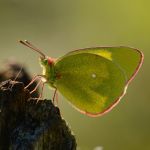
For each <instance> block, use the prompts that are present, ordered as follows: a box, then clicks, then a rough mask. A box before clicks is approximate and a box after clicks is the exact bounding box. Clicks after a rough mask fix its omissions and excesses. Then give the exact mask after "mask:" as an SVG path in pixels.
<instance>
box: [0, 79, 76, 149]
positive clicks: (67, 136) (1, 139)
mask: <svg viewBox="0 0 150 150" xmlns="http://www.w3.org/2000/svg"><path fill="white" fill-rule="evenodd" d="M9 149H10V150H75V149H76V140H75V138H74V136H73V135H72V134H71V130H70V129H69V128H68V126H67V125H66V122H65V120H63V119H62V117H61V115H60V111H59V108H58V107H55V106H54V105H53V103H52V101H51V100H38V99H35V98H32V97H31V95H30V93H29V90H27V89H25V88H24V84H23V83H22V82H17V81H12V80H7V81H4V82H2V83H0V150H9Z"/></svg>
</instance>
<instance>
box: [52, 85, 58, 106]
mask: <svg viewBox="0 0 150 150" xmlns="http://www.w3.org/2000/svg"><path fill="white" fill-rule="evenodd" d="M56 97H57V88H55V91H54V95H53V104H55V98H56Z"/></svg>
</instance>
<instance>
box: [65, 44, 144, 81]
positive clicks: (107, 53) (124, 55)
mask: <svg viewBox="0 0 150 150" xmlns="http://www.w3.org/2000/svg"><path fill="white" fill-rule="evenodd" d="M79 53H91V54H97V55H100V56H102V57H104V58H106V59H108V60H110V61H112V62H113V63H115V64H117V65H118V67H120V69H122V70H123V72H124V74H125V75H126V78H127V81H130V80H131V79H133V77H134V76H135V74H136V73H137V71H138V70H139V68H140V66H141V64H142V62H143V58H144V56H143V54H142V52H140V51H139V50H137V49H134V48H130V47H124V46H120V47H95V48H85V49H79V50H75V51H72V52H69V53H68V54H67V55H65V56H64V57H66V56H69V55H76V54H79Z"/></svg>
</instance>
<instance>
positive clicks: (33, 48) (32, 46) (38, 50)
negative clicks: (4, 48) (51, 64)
mask: <svg viewBox="0 0 150 150" xmlns="http://www.w3.org/2000/svg"><path fill="white" fill-rule="evenodd" d="M19 42H20V43H21V44H23V45H25V46H27V47H29V48H31V49H32V50H34V51H36V52H38V53H39V54H40V55H41V56H42V58H43V59H45V57H46V56H45V54H44V53H42V52H41V50H40V49H38V48H36V47H35V46H34V45H33V44H31V43H30V42H29V41H27V40H25V41H22V40H20V41H19Z"/></svg>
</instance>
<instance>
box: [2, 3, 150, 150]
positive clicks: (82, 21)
mask: <svg viewBox="0 0 150 150" xmlns="http://www.w3.org/2000/svg"><path fill="white" fill-rule="evenodd" d="M19 39H23V40H24V39H28V40H30V41H32V42H33V43H34V44H35V45H37V47H40V48H41V49H43V52H45V53H46V54H47V55H49V56H52V57H59V56H62V55H64V54H65V53H67V52H69V51H71V50H73V49H79V48H84V47H93V46H118V45H124V46H132V47H135V48H138V49H140V50H142V51H143V53H144V55H145V61H144V64H143V66H142V68H141V70H140V72H139V73H138V75H137V76H136V78H135V79H134V81H133V82H132V83H131V85H130V86H129V88H128V92H127V94H126V95H125V97H124V98H123V99H122V101H121V102H120V103H119V104H118V105H117V107H115V108H114V109H113V110H112V111H111V112H110V113H108V114H106V115H104V116H102V117H98V118H90V117H87V116H85V115H83V114H80V113H79V112H77V111H76V110H74V109H73V108H72V107H71V106H70V105H69V104H68V103H67V100H66V99H65V98H63V97H62V96H61V95H59V107H60V109H61V113H62V116H63V117H64V118H65V120H66V121H67V122H68V123H69V126H70V127H71V128H72V131H73V132H74V134H75V136H76V138H77V141H78V149H79V150H101V149H103V150H141V149H142V150H150V101H149V98H150V89H149V84H150V83H149V79H148V77H150V70H149V69H150V1H148V0H132V1H131V0H43V1H41V0H24V1H23V0H0V64H1V65H0V67H2V66H3V61H4V60H6V59H7V58H10V57H12V56H13V57H14V58H15V60H17V61H19V62H21V63H23V64H25V65H26V67H28V69H29V72H31V73H32V74H39V73H41V68H40V66H39V64H38V55H37V54H36V53H34V52H32V51H31V50H29V49H28V48H26V47H24V46H22V45H20V44H18V43H17V40H19ZM52 93H53V92H51V91H50V89H48V88H47V87H46V88H45V97H48V98H51V97H52ZM97 146H100V147H99V148H98V147H97ZM96 147H97V148H96Z"/></svg>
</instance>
